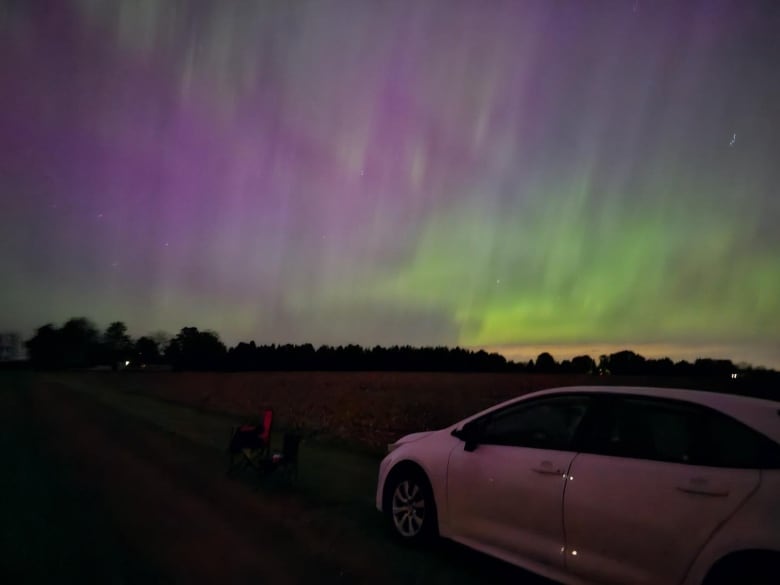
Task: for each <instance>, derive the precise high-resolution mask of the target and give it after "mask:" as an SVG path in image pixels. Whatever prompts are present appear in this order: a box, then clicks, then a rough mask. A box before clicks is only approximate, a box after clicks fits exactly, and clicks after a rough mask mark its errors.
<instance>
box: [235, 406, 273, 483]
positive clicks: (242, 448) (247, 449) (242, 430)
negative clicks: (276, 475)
mask: <svg viewBox="0 0 780 585" xmlns="http://www.w3.org/2000/svg"><path fill="white" fill-rule="evenodd" d="M273 419H274V412H273V410H271V409H267V410H265V411H263V415H262V418H261V420H260V422H259V423H257V424H254V425H252V424H244V425H241V426H239V427H236V428H234V429H233V431H232V434H231V437H230V444H229V446H228V457H229V460H228V474H230V473H232V472H233V471H235V470H236V469H237V468H243V467H247V466H249V467H253V468H255V469H257V470H258V471H261V472H265V471H266V469H267V467H268V462H269V460H270V452H271V425H272V423H273Z"/></svg>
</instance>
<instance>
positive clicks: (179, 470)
mask: <svg viewBox="0 0 780 585" xmlns="http://www.w3.org/2000/svg"><path fill="white" fill-rule="evenodd" d="M584 381H588V382H591V383H592V382H593V381H594V379H593V378H585V379H578V378H572V377H568V378H563V377H558V376H528V375H522V374H520V375H512V374H473V375H469V374H424V373H408V374H400V373H398V374H396V373H257V374H254V373H251V374H174V373H131V372H122V373H114V374H111V373H84V374H78V373H73V374H48V375H44V374H31V373H23V372H15V373H11V372H6V373H0V456H1V457H2V461H3V472H2V474H0V506H2V513H1V517H2V524H0V583H84V582H100V583H185V582H186V583H244V582H246V583H249V582H252V583H258V582H261V583H369V582H370V583H510V582H511V583H527V584H536V585H539V584H541V583H544V581H543V580H540V579H538V578H536V577H533V576H531V575H529V574H527V573H525V572H523V571H520V570H517V569H515V568H512V567H509V566H507V565H505V564H503V563H500V562H498V561H494V560H491V559H488V558H486V557H484V556H482V555H479V554H476V553H472V552H470V551H468V550H466V549H463V548H462V547H459V546H456V545H454V544H448V543H441V544H439V545H437V546H435V547H434V548H433V549H432V550H428V551H417V550H412V549H408V548H406V547H403V546H401V545H398V544H396V543H395V542H394V541H393V540H392V539H391V538H390V537H389V535H388V533H387V531H386V530H385V529H384V526H383V524H382V519H381V517H380V516H379V514H378V513H377V512H376V511H375V509H374V489H375V480H376V473H377V466H378V462H379V459H380V457H381V455H380V453H381V451H382V446H383V445H384V444H385V443H386V442H388V441H390V440H393V439H395V438H397V437H398V436H400V435H401V434H404V433H406V432H409V431H415V430H421V429H424V428H433V427H439V426H443V425H446V424H449V423H451V422H454V421H455V420H457V419H458V418H461V417H462V416H465V415H467V414H470V413H472V412H474V411H476V410H478V409H480V408H482V407H485V406H488V405H490V404H493V403H495V402H497V401H499V400H502V399H504V398H508V397H511V396H516V395H518V394H521V393H523V392H527V391H531V390H534V389H537V388H543V387H550V386H556V385H564V384H573V383H581V382H584ZM595 381H598V380H595ZM610 381H615V380H610ZM634 383H636V382H634ZM671 385H687V386H690V385H691V384H671ZM265 406H271V407H273V408H274V409H275V411H276V413H277V419H276V423H275V424H276V425H277V427H276V428H277V430H280V429H281V428H284V427H289V426H297V427H299V428H303V429H304V431H305V435H306V437H307V438H306V440H305V441H304V443H303V445H302V447H301V461H300V475H299V479H298V480H297V482H295V483H294V484H292V485H290V484H288V483H287V482H284V481H282V480H281V479H279V478H276V477H274V476H270V477H266V478H262V479H258V478H257V477H254V476H252V475H251V474H245V475H243V476H239V477H238V478H234V479H228V478H226V477H225V474H224V471H225V462H226V459H225V454H224V450H225V446H226V444H227V441H228V438H229V432H230V428H231V426H232V425H234V424H236V423H238V422H240V421H242V420H244V419H246V418H254V417H255V416H256V413H257V412H258V411H259V410H260V409H261V408H263V407H265ZM275 437H276V439H277V440H279V439H280V437H281V433H280V432H277V433H276V434H275Z"/></svg>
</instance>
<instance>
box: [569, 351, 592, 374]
mask: <svg viewBox="0 0 780 585" xmlns="http://www.w3.org/2000/svg"><path fill="white" fill-rule="evenodd" d="M571 370H572V372H575V373H577V374H592V373H594V372H595V371H596V362H595V361H594V359H593V358H592V357H590V356H589V355H578V356H577V357H574V358H572V359H571Z"/></svg>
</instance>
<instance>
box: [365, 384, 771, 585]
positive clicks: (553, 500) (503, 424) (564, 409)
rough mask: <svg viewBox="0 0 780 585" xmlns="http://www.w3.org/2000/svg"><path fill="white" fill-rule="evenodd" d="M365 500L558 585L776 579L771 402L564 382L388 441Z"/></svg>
mask: <svg viewBox="0 0 780 585" xmlns="http://www.w3.org/2000/svg"><path fill="white" fill-rule="evenodd" d="M389 451H390V452H389V454H388V455H387V457H385V459H384V460H383V461H382V463H381V466H380V469H379V481H378V485H377V492H376V506H377V508H378V509H379V510H380V511H383V512H384V513H385V515H386V516H387V518H388V520H389V524H390V526H391V527H392V530H393V531H394V532H395V533H396V534H397V535H398V536H399V537H400V538H401V539H403V540H406V541H411V542H414V541H421V540H424V539H426V538H427V537H430V536H435V535H441V536H443V537H446V538H449V539H452V540H454V541H457V542H460V543H462V544H464V545H467V546H469V547H471V548H474V549H477V550H479V551H482V552H484V553H487V554H489V555H492V556H495V557H498V558H500V559H503V560H505V561H508V562H510V563H513V564H515V565H518V566H520V567H523V568H526V569H528V570H531V571H533V572H535V573H538V574H541V575H544V576H545V577H549V578H551V579H555V580H557V581H560V582H562V583H571V584H586V583H602V584H604V583H625V584H630V585H640V584H646V585H651V584H652V585H672V584H678V583H679V584H685V585H689V584H696V585H700V584H702V583H704V584H706V585H713V584H716V583H717V584H719V585H720V584H725V583H729V584H731V583H739V584H751V585H758V584H761V585H764V584H769V583H780V403H778V402H774V401H770V400H759V399H757V398H748V397H745V396H734V395H727V394H716V393H710V392H697V391H692V390H677V389H668V388H630V387H574V388H556V389H552V390H545V391H542V392H535V393H533V394H528V395H525V396H522V397H520V398H517V399H514V400H510V401H508V402H504V403H502V404H499V405H497V406H494V407H492V408H490V409H487V410H485V411H483V412H481V413H479V414H476V415H474V416H472V417H470V418H467V419H465V420H463V421H461V422H459V423H457V424H455V425H453V426H451V427H448V428H445V429H442V430H439V431H432V432H425V433H415V434H412V435H407V436H406V437H403V438H402V439H400V440H398V441H397V442H395V443H393V444H392V445H390V446H389Z"/></svg>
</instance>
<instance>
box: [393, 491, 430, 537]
mask: <svg viewBox="0 0 780 585" xmlns="http://www.w3.org/2000/svg"><path fill="white" fill-rule="evenodd" d="M392 507H393V511H392V513H393V524H394V525H395V529H396V530H397V531H398V532H399V533H400V534H401V535H402V536H404V537H406V538H411V537H413V536H417V535H418V534H419V533H420V532H421V531H422V527H423V521H424V520H425V497H424V495H423V490H422V488H421V487H420V486H419V485H418V484H417V483H415V482H413V481H410V480H404V481H401V482H399V483H398V485H397V486H396V487H395V491H394V492H393V500H392Z"/></svg>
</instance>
